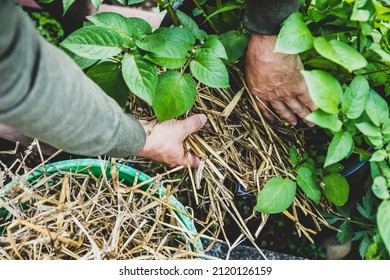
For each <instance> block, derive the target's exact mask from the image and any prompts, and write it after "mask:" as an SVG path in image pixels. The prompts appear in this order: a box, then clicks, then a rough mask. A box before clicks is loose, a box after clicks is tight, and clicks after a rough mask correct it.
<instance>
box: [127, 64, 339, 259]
mask: <svg viewBox="0 0 390 280" xmlns="http://www.w3.org/2000/svg"><path fill="white" fill-rule="evenodd" d="M230 71H231V84H232V85H233V86H232V87H231V88H229V89H211V88H209V87H205V86H204V85H202V84H198V99H197V101H196V104H195V107H194V108H193V109H192V110H191V112H189V113H188V115H191V114H195V113H205V114H207V116H208V122H207V124H206V126H205V127H203V128H202V129H201V130H200V131H199V132H198V133H197V134H194V135H191V136H190V137H189V138H188V140H187V143H186V146H187V148H190V149H191V150H192V151H193V152H194V153H195V154H196V155H198V157H199V158H200V159H201V160H202V161H201V166H200V168H199V169H197V170H191V169H190V168H189V167H188V170H185V171H183V172H181V174H180V175H179V177H180V178H182V180H181V183H180V186H179V188H180V190H181V191H183V192H184V194H181V195H183V196H185V197H187V199H186V202H185V203H187V204H188V206H191V207H192V208H193V209H195V210H194V211H195V217H199V216H200V218H199V219H197V223H198V225H199V228H202V229H206V230H205V232H206V233H205V234H206V236H207V237H208V238H209V239H210V240H211V241H216V240H217V239H219V240H220V239H222V240H223V241H226V242H227V243H228V245H230V246H231V249H233V248H234V247H235V246H236V245H237V244H240V243H241V242H242V241H244V240H246V241H249V242H250V243H252V245H254V246H255V247H256V248H258V247H257V244H258V242H256V240H258V239H260V240H261V231H262V229H263V228H264V226H265V224H266V223H267V219H268V218H269V215H267V214H264V213H258V212H256V211H255V210H253V212H252V213H251V214H250V215H249V216H248V215H244V213H243V211H242V210H241V209H239V208H238V207H237V203H235V202H236V200H237V197H238V195H237V193H238V191H241V192H242V191H244V193H245V194H246V195H248V196H250V195H252V196H253V197H256V195H257V193H258V192H259V191H260V190H261V188H262V187H263V186H264V185H265V183H266V182H267V181H268V180H269V179H270V178H272V177H275V176H282V177H290V178H292V179H295V177H294V175H293V174H292V172H291V168H292V163H291V161H290V157H289V146H290V145H291V146H294V147H295V148H296V149H298V150H299V151H303V150H304V143H305V139H304V133H303V131H302V130H298V129H295V128H293V127H291V126H287V125H286V123H284V122H283V121H282V120H280V119H279V118H278V117H277V116H276V118H277V120H278V121H277V122H276V123H274V124H270V123H269V122H267V121H266V120H264V119H263V117H262V115H261V113H260V111H259V109H258V107H257V105H256V100H255V99H254V97H253V96H252V95H251V94H250V93H249V89H248V88H247V86H246V84H245V81H244V78H243V75H242V73H241V72H240V70H238V69H237V68H235V67H234V68H231V69H230ZM131 108H133V109H132V110H133V112H134V111H137V112H138V113H139V118H141V119H145V120H148V121H150V120H152V119H153V114H152V113H151V112H149V111H148V110H147V109H143V110H140V109H139V104H137V102H136V101H134V103H133V104H132V107H131ZM135 108H137V110H136V109H135ZM144 168H145V169H146V170H154V171H153V172H159V171H160V170H161V169H160V168H161V167H158V166H157V167H155V165H154V164H152V163H145V165H144ZM184 190H186V191H184ZM320 211H332V209H331V204H330V203H329V202H328V201H327V200H326V199H324V198H322V199H321V202H320V203H319V205H315V204H314V203H313V202H312V201H311V200H309V199H308V198H307V197H306V196H305V195H304V194H303V192H301V191H300V190H299V189H297V195H296V198H295V200H294V203H293V205H292V207H291V208H290V209H288V210H286V211H284V212H283V214H284V215H286V216H287V217H288V218H289V219H290V220H291V221H292V222H293V223H294V224H295V228H296V230H297V233H298V235H299V236H305V237H306V238H308V239H309V240H310V241H312V242H313V239H312V236H313V235H315V234H316V233H317V232H318V231H320V230H321V227H322V226H326V227H331V226H330V225H329V224H328V223H327V222H326V220H325V219H324V218H323V217H322V216H321V214H320ZM197 213H202V215H196V214H197ZM302 217H304V220H305V221H307V220H309V221H310V223H307V225H306V224H305V223H304V222H302V221H301V220H302ZM227 220H232V221H233V224H232V223H231V222H229V223H228V224H226V221H227ZM253 221H254V222H255V223H257V226H256V228H253V225H252V226H251V228H249V227H248V224H249V223H250V222H251V223H252V222H253ZM237 226H238V227H239V228H240V231H241V235H240V236H239V237H238V238H237V239H236V240H231V238H229V232H231V231H232V229H235V228H237ZM258 250H259V251H260V252H261V250H260V249H259V248H258Z"/></svg>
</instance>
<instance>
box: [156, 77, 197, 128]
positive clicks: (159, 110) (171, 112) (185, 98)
mask: <svg viewBox="0 0 390 280" xmlns="http://www.w3.org/2000/svg"><path fill="white" fill-rule="evenodd" d="M196 95H197V91H196V86H195V82H194V80H193V79H192V77H191V76H190V75H189V74H187V73H180V72H178V71H167V72H165V73H163V74H161V75H160V76H159V78H158V84H157V91H156V96H155V98H154V103H153V110H154V112H155V113H156V115H157V119H158V121H159V122H163V121H165V120H169V119H172V118H175V117H178V116H180V115H182V114H184V113H185V112H187V111H188V110H189V109H191V107H192V106H193V105H194V103H195V99H196Z"/></svg>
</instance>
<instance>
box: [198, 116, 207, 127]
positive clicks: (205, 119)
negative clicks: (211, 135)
mask: <svg viewBox="0 0 390 280" xmlns="http://www.w3.org/2000/svg"><path fill="white" fill-rule="evenodd" d="M199 117H200V121H201V122H202V126H204V125H205V124H206V122H207V116H206V115H203V114H202V115H200V116H199Z"/></svg>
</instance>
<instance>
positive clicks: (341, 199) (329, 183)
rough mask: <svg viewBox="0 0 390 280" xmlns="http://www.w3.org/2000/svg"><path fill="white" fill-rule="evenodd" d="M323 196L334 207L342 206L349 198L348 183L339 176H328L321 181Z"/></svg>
mask: <svg viewBox="0 0 390 280" xmlns="http://www.w3.org/2000/svg"><path fill="white" fill-rule="evenodd" d="M322 182H323V183H324V184H325V190H324V195H325V196H326V197H327V198H328V199H329V200H330V201H331V202H332V203H333V204H334V205H336V206H343V205H344V204H345V203H346V202H347V200H348V196H349V184H348V181H347V180H346V179H345V178H344V177H343V176H342V175H340V174H330V175H328V176H325V177H324V178H323V179H322Z"/></svg>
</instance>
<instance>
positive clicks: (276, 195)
mask: <svg viewBox="0 0 390 280" xmlns="http://www.w3.org/2000/svg"><path fill="white" fill-rule="evenodd" d="M296 189H297V187H296V185H295V183H294V182H293V181H291V180H290V179H288V178H285V179H282V178H272V179H270V180H269V181H268V182H267V183H266V184H265V186H264V187H263V188H262V189H261V191H260V192H259V194H258V196H257V204H256V210H257V211H259V212H263V213H269V214H276V213H280V212H282V211H284V210H286V209H287V208H289V207H290V206H291V204H292V203H293V201H294V198H295V193H296Z"/></svg>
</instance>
